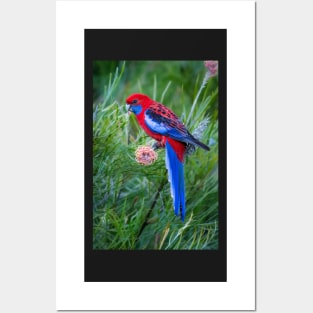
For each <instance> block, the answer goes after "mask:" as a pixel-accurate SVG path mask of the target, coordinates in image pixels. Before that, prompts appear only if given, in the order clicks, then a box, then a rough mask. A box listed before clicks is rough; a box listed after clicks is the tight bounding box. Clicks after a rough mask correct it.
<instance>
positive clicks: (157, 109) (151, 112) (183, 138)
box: [126, 93, 210, 221]
mask: <svg viewBox="0 0 313 313" xmlns="http://www.w3.org/2000/svg"><path fill="white" fill-rule="evenodd" d="M126 104H127V107H128V111H131V112H133V113H134V114H135V116H136V118H137V121H138V123H139V125H140V126H141V127H142V128H143V130H144V131H145V132H146V133H147V134H148V135H149V136H151V137H152V138H154V139H155V140H156V141H157V144H156V146H157V147H165V151H166V153H165V155H166V158H165V163H166V168H167V171H168V180H169V182H170V186H171V195H172V198H173V202H174V213H175V215H177V216H178V215H179V214H180V217H181V220H182V221H184V218H185V214H186V204H185V183H184V157H185V153H186V146H187V145H195V146H199V147H201V148H203V149H205V150H210V148H209V147H208V146H206V145H205V144H204V143H202V142H200V141H199V140H198V139H196V138H195V137H194V136H193V135H191V134H190V132H189V131H188V130H187V128H186V127H185V125H184V124H183V123H182V122H181V121H180V119H179V118H178V117H177V116H176V115H175V114H174V112H172V111H171V110H170V109H169V108H167V107H166V106H164V105H163V104H161V103H158V102H156V101H154V100H152V99H150V98H149V97H148V96H146V95H144V94H138V93H136V94H133V95H131V96H129V97H128V98H127V99H126Z"/></svg>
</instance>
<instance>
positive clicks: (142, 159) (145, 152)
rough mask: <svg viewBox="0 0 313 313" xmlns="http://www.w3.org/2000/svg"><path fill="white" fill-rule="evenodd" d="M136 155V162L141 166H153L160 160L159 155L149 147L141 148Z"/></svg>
mask: <svg viewBox="0 0 313 313" xmlns="http://www.w3.org/2000/svg"><path fill="white" fill-rule="evenodd" d="M135 155H136V161H137V162H138V163H139V164H141V165H151V164H152V163H154V162H155V161H156V160H157V158H158V154H157V153H156V152H155V151H154V150H153V149H152V148H151V147H149V146H139V147H138V148H137V150H136V152H135Z"/></svg>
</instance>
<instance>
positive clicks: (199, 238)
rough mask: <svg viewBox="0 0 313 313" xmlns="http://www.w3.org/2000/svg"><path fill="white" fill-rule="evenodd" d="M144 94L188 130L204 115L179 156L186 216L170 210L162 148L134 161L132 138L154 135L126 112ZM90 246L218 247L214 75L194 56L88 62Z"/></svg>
mask: <svg viewBox="0 0 313 313" xmlns="http://www.w3.org/2000/svg"><path fill="white" fill-rule="evenodd" d="M132 93H144V94H146V95H148V96H149V97H151V98H153V99H154V100H157V101H159V102H162V103H163V104H164V105H166V106H168V107H169V108H170V109H172V110H173V111H174V112H175V113H176V114H177V115H178V116H179V117H180V118H181V120H182V121H183V122H184V123H185V125H186V127H187V128H188V129H189V131H190V132H191V133H193V132H194V131H195V130H196V129H197V127H198V126H199V123H201V122H202V121H204V120H206V119H208V121H209V123H208V126H207V127H206V128H205V130H204V132H203V134H202V137H201V141H202V142H204V143H206V144H208V145H210V147H211V150H210V151H209V152H207V151H204V150H202V149H197V150H196V152H195V153H194V154H192V155H190V156H187V157H186V160H185V190H186V218H185V222H182V221H181V220H180V218H179V217H177V216H175V215H174V212H173V207H172V198H171V195H170V186H169V183H168V180H167V171H166V168H165V161H164V150H162V149H161V150H157V153H158V159H157V161H156V162H155V163H153V164H152V165H150V166H143V165H140V164H138V163H137V162H136V160H135V151H136V149H137V147H138V146H139V145H152V144H153V142H154V140H153V139H152V138H150V137H149V136H147V135H146V134H145V133H144V132H143V130H141V128H140V127H139V126H138V124H137V122H136V120H135V118H134V116H133V114H132V115H129V114H128V113H127V111H126V107H125V101H126V98H127V97H128V96H129V95H131V94H132ZM93 101H94V105H93V248H94V249H217V248H218V228H219V227H218V226H219V225H218V171H217V168H218V77H217V76H215V77H208V74H207V69H206V68H205V67H204V63H203V60H200V61H126V62H125V61H95V62H94V63H93Z"/></svg>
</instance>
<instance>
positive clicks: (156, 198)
mask: <svg viewBox="0 0 313 313" xmlns="http://www.w3.org/2000/svg"><path fill="white" fill-rule="evenodd" d="M166 182H167V180H166V179H164V180H163V181H162V182H161V184H160V186H159V189H158V191H157V193H156V195H155V196H154V199H153V202H152V204H151V207H150V209H149V211H148V213H147V215H146V217H145V221H144V223H143V224H142V225H141V228H140V230H139V232H138V235H137V239H136V241H138V240H139V237H140V236H141V234H142V232H143V230H144V229H145V227H146V226H147V225H148V220H149V217H150V215H151V213H152V210H153V208H154V206H155V205H156V202H157V200H158V197H159V195H160V192H161V190H162V189H163V187H164V185H165V184H166Z"/></svg>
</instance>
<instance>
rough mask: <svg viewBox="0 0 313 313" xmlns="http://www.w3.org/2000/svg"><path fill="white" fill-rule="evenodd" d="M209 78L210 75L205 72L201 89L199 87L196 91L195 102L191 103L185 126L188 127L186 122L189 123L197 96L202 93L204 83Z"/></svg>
mask: <svg viewBox="0 0 313 313" xmlns="http://www.w3.org/2000/svg"><path fill="white" fill-rule="evenodd" d="M209 78H210V73H209V72H207V73H206V74H205V76H204V78H203V81H202V84H201V87H200V88H199V90H198V93H197V95H196V97H195V100H194V101H193V104H192V107H191V110H190V112H189V115H188V119H187V122H186V125H188V122H189V120H190V118H191V116H192V113H193V111H194V109H195V106H196V103H197V102H198V98H199V96H200V94H201V91H202V89H203V88H204V87H205V85H206V83H207V82H208V79H209Z"/></svg>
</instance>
